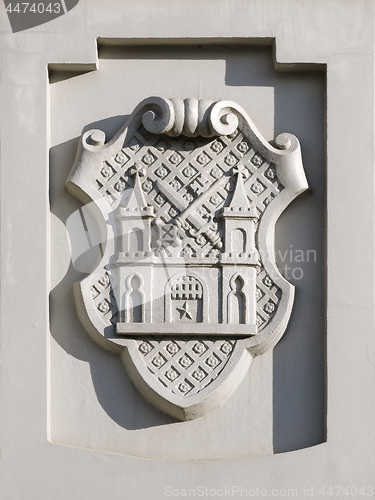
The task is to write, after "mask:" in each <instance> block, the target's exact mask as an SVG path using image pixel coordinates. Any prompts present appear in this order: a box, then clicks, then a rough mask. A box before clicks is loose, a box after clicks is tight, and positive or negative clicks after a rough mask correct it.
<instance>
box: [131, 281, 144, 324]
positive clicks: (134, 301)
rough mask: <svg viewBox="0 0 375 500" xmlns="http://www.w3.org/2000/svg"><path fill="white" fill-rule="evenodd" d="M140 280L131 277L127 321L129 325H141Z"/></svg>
mask: <svg viewBox="0 0 375 500" xmlns="http://www.w3.org/2000/svg"><path fill="white" fill-rule="evenodd" d="M140 286H141V280H140V278H139V276H137V275H136V274H135V275H134V276H133V278H132V280H131V282H130V287H131V293H130V297H129V299H130V300H129V302H130V303H129V306H130V307H129V320H130V322H131V323H142V316H143V314H142V312H143V311H142V307H143V305H142V294H141V292H140V291H139V289H140Z"/></svg>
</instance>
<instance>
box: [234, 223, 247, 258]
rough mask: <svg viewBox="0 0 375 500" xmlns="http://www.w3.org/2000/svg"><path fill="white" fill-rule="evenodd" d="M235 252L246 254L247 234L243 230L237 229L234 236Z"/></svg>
mask: <svg viewBox="0 0 375 500" xmlns="http://www.w3.org/2000/svg"><path fill="white" fill-rule="evenodd" d="M232 241H233V252H240V253H243V252H246V232H245V231H244V230H243V229H235V230H234V231H233V235H232Z"/></svg>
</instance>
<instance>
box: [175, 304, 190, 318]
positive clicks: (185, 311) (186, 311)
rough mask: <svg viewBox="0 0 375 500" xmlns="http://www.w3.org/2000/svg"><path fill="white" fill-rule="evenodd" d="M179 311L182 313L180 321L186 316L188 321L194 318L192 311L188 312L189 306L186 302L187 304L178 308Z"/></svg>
mask: <svg viewBox="0 0 375 500" xmlns="http://www.w3.org/2000/svg"><path fill="white" fill-rule="evenodd" d="M177 311H179V313H180V319H182V318H184V317H185V316H186V317H187V319H193V316H192V315H191V314H190V311H189V310H188V304H187V302H185V304H184V305H183V306H182V307H177Z"/></svg>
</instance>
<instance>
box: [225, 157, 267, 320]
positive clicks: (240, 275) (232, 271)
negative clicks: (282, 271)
mask: <svg viewBox="0 0 375 500" xmlns="http://www.w3.org/2000/svg"><path fill="white" fill-rule="evenodd" d="M247 172H248V171H247V169H246V168H245V167H244V166H243V165H239V166H238V167H235V168H234V169H233V171H232V175H236V176H237V181H236V187H235V190H234V192H233V196H232V199H231V202H230V204H229V206H227V207H224V208H223V209H222V213H221V219H222V220H223V225H224V244H225V246H224V251H223V253H222V254H221V266H222V314H223V317H222V321H223V323H229V324H231V323H232V324H233V323H235V324H246V325H255V322H256V301H255V289H256V266H257V264H258V262H259V254H258V252H257V250H256V246H255V229H256V223H257V219H258V214H257V210H256V207H255V206H254V205H252V204H251V203H250V202H249V198H248V197H247V194H246V190H245V186H244V178H245V175H246V173H247Z"/></svg>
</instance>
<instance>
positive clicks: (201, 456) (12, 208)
mask: <svg viewBox="0 0 375 500" xmlns="http://www.w3.org/2000/svg"><path fill="white" fill-rule="evenodd" d="M0 9H1V16H0V38H1V56H0V57H1V61H0V72H1V79H0V100H1V101H0V102H1V106H0V108H1V110H2V112H1V117H0V120H1V126H0V133H1V181H0V185H1V247H0V249H1V315H0V317H1V350H0V384H1V390H0V400H1V404H0V448H1V458H0V471H1V474H0V497H1V498H4V499H6V500H8V499H24V498H28V499H34V498H35V499H47V498H48V499H49V498H55V499H57V500H58V499H67V498H71V499H75V498H92V499H101V498H111V499H123V498H129V499H133V498H137V499H140V500H143V499H145V500H146V499H149V498H155V499H162V498H166V497H168V496H170V497H177V496H202V497H205V496H206V497H210V496H211V497H214V496H229V497H234V498H236V497H237V498H241V497H244V496H265V497H269V498H272V497H277V496H287V497H289V496H293V497H294V498H305V497H310V498H322V497H323V496H327V495H329V493H327V491H329V488H330V486H332V487H333V490H331V491H332V493H333V496H336V497H337V498H359V497H361V498H365V497H371V496H372V495H373V494H374V491H373V489H375V480H374V477H375V452H374V450H375V439H374V438H375V370H374V366H375V336H374V314H373V304H374V293H373V288H374V272H373V271H374V269H373V262H374V252H373V241H374V229H373V228H374V220H373V207H374V199H375V193H374V178H373V170H374V168H373V165H374V90H373V89H374V2H373V1H369V0H368V1H365V0H363V1H362V0H357V1H349V0H347V1H334V0H328V1H320V0H319V1H316V0H315V1H314V0H304V1H299V2H297V1H294V0H283V1H278V0H274V1H271V0H247V1H245V0H233V1H227V0H220V1H211V0H208V1H205V2H198V1H195V0H192V1H190V2H184V1H180V0H176V1H174V2H170V1H152V0H149V1H146V0H140V1H138V2H133V1H130V0H129V1H128V0H125V1H120V0H113V1H111V2H110V3H109V2H104V1H102V0H92V1H90V2H88V1H87V0H80V2H79V3H78V5H77V6H76V7H74V8H73V9H72V10H71V11H69V12H68V13H67V14H65V15H63V16H62V17H59V18H57V19H55V20H53V21H50V22H48V23H46V24H43V25H40V26H36V27H34V28H31V29H28V30H25V31H21V32H17V33H12V31H11V27H10V24H9V21H8V19H7V16H6V12H5V7H4V5H3V4H2V5H1V6H0ZM150 95H161V96H165V97H178V98H182V99H184V98H186V97H196V98H198V99H212V100H220V99H230V100H233V101H235V102H237V103H239V105H240V106H242V107H243V108H244V109H245V110H246V111H247V113H249V115H250V116H251V118H252V120H253V121H254V123H255V124H256V125H257V127H258V128H259V130H260V131H261V133H262V134H263V136H264V137H265V139H266V140H267V141H272V140H273V139H274V138H275V137H276V136H277V135H278V134H280V133H281V132H291V133H293V134H295V135H296V136H297V137H298V138H299V140H300V143H301V149H302V158H303V163H304V168H305V172H306V177H307V180H308V182H309V186H310V190H309V191H308V192H307V193H305V194H304V195H303V196H301V197H300V198H298V199H297V200H296V201H294V202H293V203H292V204H291V205H290V207H288V209H287V210H286V211H285V213H284V214H283V215H282V216H281V218H280V220H279V221H278V222H277V225H276V243H275V245H276V258H277V263H278V266H279V268H280V271H281V273H282V274H283V275H284V276H285V277H286V278H287V279H288V280H289V281H290V282H291V283H292V284H293V285H295V287H296V297H295V303H294V308H293V313H292V316H291V319H290V322H289V325H288V327H287V330H286V333H285V335H284V337H283V338H282V340H281V341H280V342H279V343H278V344H277V345H276V347H275V348H274V350H273V351H270V352H268V353H266V354H264V355H262V356H259V357H257V358H255V360H254V362H253V365H252V367H251V369H250V370H249V373H248V374H247V375H246V376H245V378H244V380H243V381H242V383H241V384H240V385H239V387H238V389H237V390H236V391H235V393H234V394H233V395H232V396H231V397H230V398H229V399H228V400H227V401H225V402H224V403H223V404H222V405H220V407H219V408H217V409H215V410H213V411H212V412H210V413H208V414H207V415H205V416H203V417H200V418H197V419H195V420H192V421H189V422H177V421H175V420H174V419H173V418H172V417H169V416H166V415H164V414H163V413H161V412H159V411H158V410H157V409H156V408H154V407H153V406H152V405H151V404H149V403H148V402H147V401H146V400H145V399H144V398H143V397H142V396H141V395H140V393H139V392H138V391H137V389H136V388H135V387H134V386H133V384H132V382H131V381H130V379H129V377H128V375H127V373H126V372H125V370H124V367H123V366H122V363H121V361H120V359H119V357H118V356H116V355H114V354H112V353H109V352H107V351H105V350H103V349H102V348H101V347H100V346H99V345H97V344H95V343H94V342H93V341H92V339H90V337H89V336H88V335H87V333H86V331H85V329H84V327H83V326H82V324H81V323H80V321H79V318H78V315H77V312H76V307H75V304H74V299H73V293H72V285H73V283H75V282H77V281H79V280H81V279H83V278H84V277H85V276H87V274H88V273H90V272H91V270H92V269H93V268H94V267H95V264H96V263H97V261H98V259H100V255H99V251H100V249H98V248H93V249H92V250H91V251H90V252H88V253H87V255H86V256H85V260H84V263H85V264H84V266H83V267H82V266H80V265H74V264H73V263H72V262H71V252H72V247H74V245H75V244H77V242H75V241H74V239H73V240H72V239H69V235H68V234H67V231H66V229H65V225H66V224H67V221H68V220H69V218H70V217H72V216H74V214H75V213H76V212H77V210H79V209H80V208H81V207H82V203H81V202H80V201H78V200H77V199H76V198H74V197H73V196H72V195H71V194H70V193H68V192H67V191H66V189H65V187H64V185H65V182H66V179H67V177H68V175H69V172H70V169H71V167H72V165H73V162H74V157H75V154H76V151H77V146H78V142H79V137H80V135H81V133H82V131H86V130H88V129H89V128H100V129H102V130H104V131H105V133H106V135H107V138H108V139H110V138H111V137H113V136H114V134H115V133H116V132H117V130H118V129H119V128H120V127H121V126H122V125H123V123H124V121H125V120H126V118H127V116H128V115H130V113H131V112H132V110H133V109H134V107H135V106H136V105H137V104H138V103H139V102H140V101H141V100H142V99H144V98H145V97H148V96H150ZM97 230H98V228H97V226H96V223H95V222H94V221H93V222H92V231H93V232H94V233H95V231H97ZM70 236H71V235H70ZM297 252H299V253H297ZM309 252H310V253H309ZM297 255H299V257H300V258H299V259H298V258H297ZM301 256H302V257H301ZM286 265H289V266H290V268H289V271H288V270H287V269H286V268H285V266H286ZM297 268H298V269H299V270H300V271H295V273H294V274H293V273H292V271H293V269H294V270H296V269H297ZM288 272H289V273H291V274H289V275H288ZM347 487H348V489H346V488H347ZM241 488H242V490H241ZM322 488H324V489H322ZM340 488H341V489H340ZM189 490H190V491H189Z"/></svg>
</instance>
